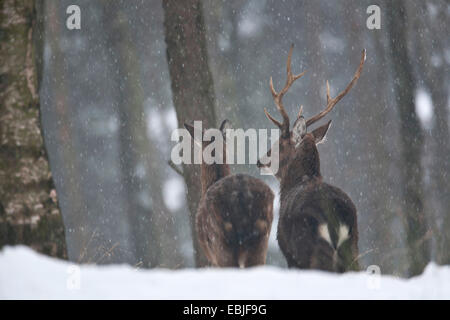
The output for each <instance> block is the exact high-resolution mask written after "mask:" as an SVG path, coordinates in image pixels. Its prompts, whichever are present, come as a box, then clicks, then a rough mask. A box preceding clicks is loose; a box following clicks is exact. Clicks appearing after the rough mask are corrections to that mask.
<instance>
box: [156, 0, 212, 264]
mask: <svg viewBox="0 0 450 320" xmlns="http://www.w3.org/2000/svg"><path fill="white" fill-rule="evenodd" d="M162 4H163V9H164V17H165V19H164V27H165V41H166V44H167V62H168V64H169V73H170V78H171V85H172V99H173V103H174V106H175V109H176V113H177V119H178V126H179V127H183V123H184V122H191V121H193V120H202V121H203V126H204V127H213V126H215V125H216V112H215V96H214V86H213V79H212V76H211V71H210V69H209V65H208V54H207V49H206V38H205V32H206V30H205V23H204V19H203V13H202V3H201V1H200V0H186V1H175V0H163V2H162ZM199 173H200V168H199V166H198V165H196V166H193V165H183V176H184V181H185V183H186V186H187V202H188V206H189V211H190V222H191V230H192V238H193V241H194V252H195V262H196V265H197V266H198V267H201V266H204V265H206V259H205V257H204V255H203V253H202V252H201V250H199V247H198V240H197V233H196V230H195V214H196V212H197V207H198V203H199V201H200V194H201V185H200V174H199Z"/></svg>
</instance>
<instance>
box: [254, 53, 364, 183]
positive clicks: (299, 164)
mask: <svg viewBox="0 0 450 320" xmlns="http://www.w3.org/2000/svg"><path fill="white" fill-rule="evenodd" d="M293 48H294V45H292V46H291V48H290V50H289V54H288V58H287V67H286V69H287V79H286V83H285V85H284V88H283V89H282V90H281V91H280V92H276V91H275V88H274V86H273V81H272V77H271V78H270V91H271V92H272V96H273V100H274V102H275V106H276V107H277V109H278V111H279V112H280V114H281V116H282V118H283V120H282V122H279V121H278V120H276V119H275V118H274V117H272V116H271V115H270V114H269V113H268V112H267V110H266V109H265V108H264V113H265V114H266V116H267V118H268V119H269V120H271V121H272V122H273V123H274V124H275V125H276V126H277V127H278V128H279V129H280V131H281V133H280V138H279V139H278V141H277V142H275V143H278V145H279V156H278V159H279V170H278V172H276V173H275V176H276V178H277V179H278V180H280V181H282V180H283V178H284V177H286V176H289V175H290V174H291V173H292V172H291V170H295V171H296V176H297V177H298V176H299V174H300V177H302V176H320V162H319V153H318V151H317V148H316V145H317V144H319V143H320V142H322V141H324V139H325V135H326V133H327V131H328V129H329V127H330V124H331V120H330V121H328V122H327V123H326V124H324V125H322V126H320V127H318V128H317V129H314V130H312V131H311V132H308V129H309V128H310V126H311V125H312V124H314V123H316V122H317V121H319V120H320V119H322V118H323V117H324V116H325V115H327V114H328V113H329V112H330V111H331V110H332V109H333V108H334V106H335V105H336V104H337V103H338V102H339V101H340V100H341V99H342V98H343V97H344V96H345V95H346V94H347V93H348V92H349V91H350V89H351V88H352V87H353V85H354V84H355V83H356V81H357V80H358V78H359V76H360V75H361V71H362V68H363V65H364V61H365V59H366V51H365V50H363V51H362V56H361V60H360V63H359V66H358V69H357V70H356V72H355V75H354V76H353V78H352V80H351V81H350V83H349V84H348V85H347V87H346V88H345V89H344V90H343V91H341V92H340V93H339V94H338V95H337V96H336V97H335V98H331V96H330V86H329V84H328V81H327V105H326V108H325V109H324V110H323V111H321V112H320V113H318V114H316V115H315V116H313V117H311V118H309V119H308V120H306V119H305V118H304V117H303V115H302V111H303V107H302V106H301V107H300V110H299V112H298V114H297V118H296V120H295V121H294V125H293V127H292V130H290V125H289V116H288V114H287V112H286V110H285V108H284V106H283V96H284V95H285V94H286V92H287V91H288V90H289V88H290V87H291V86H292V84H293V83H294V82H295V80H297V79H299V78H300V77H302V76H303V75H304V74H305V72H306V71H304V72H302V73H300V74H298V75H294V74H293V73H292V71H291V59H292V51H293ZM270 156H271V150H269V151H268V153H267V155H266V156H264V161H258V163H257V165H258V167H259V168H263V167H268V166H269V165H270V162H269V160H268V159H267V158H268V157H270ZM261 160H263V159H261ZM267 163H269V164H267ZM292 164H294V165H293V166H292V167H291V165H292Z"/></svg>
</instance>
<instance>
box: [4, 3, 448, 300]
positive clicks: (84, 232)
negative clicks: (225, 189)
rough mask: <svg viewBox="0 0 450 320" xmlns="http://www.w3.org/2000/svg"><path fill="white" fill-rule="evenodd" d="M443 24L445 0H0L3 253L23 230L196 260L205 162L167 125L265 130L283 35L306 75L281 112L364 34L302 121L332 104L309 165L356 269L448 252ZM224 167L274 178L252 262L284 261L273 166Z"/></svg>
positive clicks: (108, 260) (74, 244)
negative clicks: (336, 197) (343, 199)
mask: <svg viewBox="0 0 450 320" xmlns="http://www.w3.org/2000/svg"><path fill="white" fill-rule="evenodd" d="M371 5H376V7H377V8H379V11H377V10H375V9H373V10H374V11H372V10H369V9H368V8H369V7H370V6H371ZM377 14H378V16H377ZM374 19H375V20H374ZM374 21H375V22H374ZM376 22H379V25H378V26H376ZM373 23H375V26H374V25H373ZM371 26H372V27H371ZM449 31H450V4H449V3H448V1H445V0H425V1H419V0H414V1H405V0H395V1H376V3H375V2H373V1H366V0H362V1H353V0H351V1H324V0H320V1H308V0H302V1H298V0H283V1H275V0H248V1H238V0H229V1H225V0H186V1H175V0H148V1H144V0H126V1H125V0H114V1H107V0H96V1H92V0H70V1H68V0H67V1H66V0H61V1H50V0H33V1H31V0H30V1H13V0H0V39H1V40H0V41H1V43H0V45H1V47H0V61H1V65H0V261H2V257H1V254H2V251H1V250H2V249H1V248H3V250H5V248H9V247H10V246H16V245H25V246H28V247H31V248H32V249H33V250H34V251H37V252H39V253H41V254H44V255H47V256H51V257H54V258H57V259H60V260H68V261H69V262H70V263H75V264H76V265H111V264H126V265H129V266H130V267H132V268H134V269H139V270H147V269H155V268H156V269H157V270H161V269H173V270H179V269H191V270H192V269H194V268H195V269H196V268H202V267H206V266H210V265H211V261H210V259H208V255H205V252H204V250H202V244H201V243H200V242H201V239H200V238H201V237H200V236H199V234H198V233H199V232H200V231H199V226H198V225H196V214H197V211H198V210H200V209H199V206H200V201H201V198H202V194H203V191H202V181H203V180H202V177H203V175H202V172H203V171H202V169H201V166H200V165H198V164H181V165H178V164H175V163H174V162H173V161H172V160H171V152H172V149H173V147H174V146H175V145H176V143H177V142H176V141H173V139H172V138H171V137H172V133H173V132H174V130H175V129H177V128H184V127H185V126H184V124H185V123H192V122H193V121H194V120H201V121H203V125H204V127H206V128H218V127H219V126H220V124H221V123H222V121H223V120H225V119H227V120H228V121H229V123H230V124H231V126H232V127H233V128H242V129H244V130H247V129H249V128H256V129H277V125H276V122H274V121H270V120H269V119H268V118H267V117H266V115H265V112H264V109H267V112H268V113H269V114H270V115H271V116H272V117H273V118H275V119H276V120H278V121H280V122H281V121H282V120H283V119H284V118H283V117H284V116H283V114H282V113H280V111H279V106H278V105H277V103H274V99H275V98H274V97H273V96H272V94H271V88H270V85H269V80H270V77H272V79H273V86H274V88H275V90H277V91H279V90H281V89H282V86H283V84H284V83H285V81H286V61H287V60H286V59H287V58H288V55H289V51H290V48H291V44H293V45H294V48H293V50H292V61H291V67H292V72H293V74H294V75H296V74H300V73H301V72H303V71H305V70H306V73H305V74H304V75H303V76H302V77H301V79H299V80H296V81H295V83H294V84H293V85H292V87H291V88H289V91H288V92H287V93H286V95H285V96H284V100H283V103H284V108H285V110H286V113H287V116H289V118H290V119H291V122H290V123H291V128H292V125H294V126H295V124H294V121H295V119H296V117H297V113H298V111H299V107H300V105H302V106H303V115H304V117H305V119H308V118H311V117H313V116H314V115H316V114H318V113H319V112H321V111H322V110H324V109H325V108H326V107H327V105H328V103H329V101H328V99H327V81H328V83H329V90H330V95H331V97H335V96H337V95H338V94H339V92H341V91H342V90H344V89H345V88H346V86H347V85H348V84H349V82H350V81H351V80H352V77H353V76H354V74H355V70H357V68H358V64H359V63H360V59H361V51H362V50H363V49H365V50H366V60H365V62H364V61H363V62H361V63H363V64H364V66H363V68H362V72H361V74H360V76H359V77H358V79H357V82H355V83H354V85H353V86H352V88H351V90H350V91H348V92H347V93H346V94H345V96H344V97H343V98H342V99H341V100H340V101H339V103H337V104H336V106H335V107H334V108H333V109H332V111H331V112H329V113H328V114H327V115H326V116H325V117H324V119H323V120H321V121H320V123H319V122H317V124H315V127H314V129H315V128H316V127H319V126H321V125H324V124H325V123H327V121H329V120H332V124H331V126H330V127H329V129H328V127H327V130H328V131H327V132H326V139H324V141H320V142H322V143H320V144H317V151H318V154H320V173H321V177H322V178H321V179H322V180H323V182H326V183H327V184H329V185H332V186H335V187H337V188H339V189H340V190H342V191H343V192H344V193H345V194H346V196H348V198H349V199H351V202H352V203H353V204H354V207H355V208H356V211H357V224H356V222H355V226H354V228H353V229H352V230H350V231H349V228H347V227H346V228H347V229H345V230H344V229H342V228H341V229H339V231H337V232H338V233H337V235H336V237H338V238H337V239H338V241H339V244H341V243H342V241H345V239H347V238H345V239H343V240H342V241H341V240H340V238H339V236H340V235H341V231H342V230H344V231H346V232H347V233H350V234H351V232H356V229H357V233H358V238H354V240H355V246H357V248H358V250H357V252H353V251H352V252H353V254H352V259H353V261H356V260H357V261H358V264H359V269H358V270H361V271H364V272H365V271H366V270H367V268H368V267H369V266H376V267H377V268H379V271H380V272H381V274H383V275H392V276H394V277H400V278H411V277H414V276H418V275H421V274H422V273H423V272H424V270H425V268H426V267H427V265H428V264H429V263H431V262H432V263H435V264H437V265H450V183H449V180H450V131H449V123H450V115H449V114H450V103H449V96H448V93H449V83H450V82H449V77H450V72H449V66H450V38H449V37H448V32H449ZM282 116H283V117H282ZM298 119H300V118H297V120H298ZM301 119H303V118H301ZM295 123H297V122H295ZM280 128H281V127H280ZM294 131H295V130H294ZM281 132H283V131H281ZM308 132H309V133H311V132H312V129H311V130H309V128H308ZM294 134H295V132H294ZM312 134H313V135H314V133H312ZM306 136H308V137H309V134H307V135H306ZM306 136H304V135H303V134H302V138H303V137H306ZM314 137H315V138H316V141H317V135H314ZM280 139H281V138H280ZM280 141H281V140H280ZM301 141H302V143H303V142H304V141H306V138H304V139H303V140H301ZM305 143H306V142H305ZM302 145H303V144H302ZM280 146H281V142H280ZM269 147H270V146H269ZM313 149H314V150H315V147H313ZM292 150H294V149H292ZM281 152H283V151H281ZM293 152H294V151H293ZM280 164H281V162H280ZM230 170H231V174H238V173H240V174H246V175H249V176H252V177H254V178H257V179H260V180H261V181H262V182H261V185H263V184H264V185H267V186H268V187H269V190H271V191H272V192H273V195H274V199H273V222H272V221H271V220H270V219H268V220H267V221H268V222H267V221H266V222H267V223H268V224H267V226H268V228H269V229H268V231H270V235H269V232H267V233H266V234H267V236H268V249H267V258H266V260H265V264H267V265H270V266H272V267H273V268H277V270H281V271H283V270H285V272H287V271H288V269H287V268H288V264H289V262H287V260H286V259H287V258H286V257H285V256H286V254H284V252H285V251H284V250H283V251H282V250H280V244H279V241H280V239H277V227H278V221H279V218H280V195H281V198H282V197H283V196H282V195H283V191H282V190H280V182H279V181H278V180H277V179H276V178H275V177H274V176H270V175H261V173H260V169H259V168H258V166H257V165H256V164H254V163H247V162H246V163H245V164H233V165H230ZM286 179H287V178H286ZM322 180H321V181H322ZM280 181H281V185H283V184H282V183H283V180H280ZM258 183H259V182H258ZM318 183H319V182H318ZM320 183H322V182H320ZM242 188H244V187H242ZM237 190H240V189H237ZM268 192H269V193H270V191H268ZM230 197H231V193H230ZM296 199H297V200H294V203H298V201H300V200H298V199H299V198H296ZM271 203H272V202H271ZM314 205H315V204H314V203H313V204H312V205H311V206H314ZM230 206H233V205H232V204H230ZM261 206H262V205H261ZM283 206H284V205H283V204H282V205H281V207H282V210H285V208H284V209H283ZM264 208H267V206H266V207H264ZM208 210H209V209H208ZM208 210H206V214H211V215H212V211H214V210H212V211H211V210H210V211H208ZM333 210H334V209H333ZM327 221H328V220H327ZM270 222H271V223H270ZM288 224H289V223H288ZM293 226H294V227H295V224H293ZM321 226H322V224H321V225H319V226H318V227H316V229H314V230H315V231H314V232H316V233H317V232H319V233H318V234H319V236H320V235H322V242H324V239H325V240H326V241H328V242H329V243H330V244H331V242H332V241H334V240H333V239H334V238H333V235H334V233H333V232H331V231H330V232H331V233H330V234H331V236H330V237H328V238H327V237H325V236H323V233H322V229H320V227H321ZM224 228H225V230H226V232H228V229H232V227H231V224H230V225H229V227H228V225H226V224H224ZM233 228H234V225H233ZM317 228H319V229H317ZM308 230H309V229H308ZM317 230H318V231H317ZM278 231H279V230H278ZM202 232H203V231H202ZM311 232H312V231H311ZM212 234H213V233H212ZM207 236H208V237H210V236H211V233H208V235H207ZM213 236H214V234H213ZM348 237H351V235H349V236H348ZM278 238H279V237H278ZM208 239H209V238H208ZM289 239H292V238H289ZM327 239H328V240H327ZM208 241H209V240H208ZM214 241H215V240H214ZM347 242H349V241H347ZM287 243H288V246H295V244H294V243H293V242H292V241H290V240H287ZM324 243H325V242H324ZM298 245H299V246H302V245H304V246H309V242H304V244H302V243H300V244H298ZM323 245H324V246H325V244H323ZM252 250H253V249H252ZM336 250H337V247H336ZM349 250H350V249H349ZM248 254H252V253H248ZM294 258H295V257H294ZM3 259H6V258H5V257H4V258H3ZM219 260H220V259H219ZM212 264H213V265H214V263H212ZM219 264H220V263H219ZM289 267H291V265H289ZM5 268H6V269H7V268H8V262H7V261H6V260H3V263H1V262H0V273H3V272H6V269H5ZM309 268H311V269H323V268H315V267H313V266H312V267H308V268H307V269H309ZM156 269H155V270H156ZM290 269H291V268H290ZM290 269H289V270H290ZM200 270H201V269H200ZM352 270H356V269H352ZM4 277H6V275H5V276H4ZM0 278H1V276H0ZM1 286H2V284H1V282H0V287H1ZM1 291H2V289H0V292H1ZM0 296H1V294H0ZM250 297H251V295H250ZM447 298H448V296H447Z"/></svg>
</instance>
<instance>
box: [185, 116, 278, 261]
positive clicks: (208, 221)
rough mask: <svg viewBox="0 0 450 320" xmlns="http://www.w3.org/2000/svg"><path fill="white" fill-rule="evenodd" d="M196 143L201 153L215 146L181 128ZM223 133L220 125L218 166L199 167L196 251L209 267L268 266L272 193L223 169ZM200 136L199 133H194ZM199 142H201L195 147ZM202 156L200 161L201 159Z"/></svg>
mask: <svg viewBox="0 0 450 320" xmlns="http://www.w3.org/2000/svg"><path fill="white" fill-rule="evenodd" d="M184 126H185V128H186V129H187V130H188V131H189V133H190V135H191V137H192V138H193V139H194V142H195V143H197V145H198V146H199V147H200V148H199V149H201V151H202V154H203V150H204V149H205V148H206V147H207V146H208V145H209V144H211V143H212V141H214V139H215V137H212V139H211V141H204V140H207V139H203V137H204V134H205V131H204V130H203V132H202V133H200V134H197V135H196V134H195V127H194V126H192V125H190V124H187V123H185V124H184ZM226 128H229V122H228V120H224V121H223V122H222V124H221V125H220V128H219V130H220V132H221V136H220V138H222V141H223V150H214V151H213V152H219V153H220V152H221V153H222V154H219V155H217V156H218V157H219V158H222V159H223V161H221V162H222V163H218V162H219V161H218V162H214V163H211V164H208V163H207V162H206V161H203V159H202V162H201V190H202V191H201V192H202V195H201V199H200V202H199V205H198V210H197V213H196V218H195V225H196V231H197V237H198V241H199V247H200V248H201V250H202V251H203V253H204V254H205V256H206V258H207V260H208V263H209V265H210V266H213V267H239V268H248V267H253V266H257V265H263V264H265V262H266V256H267V250H268V240H269V235H270V230H271V226H272V220H273V200H274V193H273V191H272V189H271V188H270V187H269V186H268V185H267V184H266V183H264V182H263V181H262V180H260V179H257V178H254V177H252V176H250V175H246V174H230V168H229V165H228V164H227V163H226V139H225V132H226ZM197 130H199V129H197ZM196 137H201V141H196V140H195V139H196ZM202 156H203V155H202Z"/></svg>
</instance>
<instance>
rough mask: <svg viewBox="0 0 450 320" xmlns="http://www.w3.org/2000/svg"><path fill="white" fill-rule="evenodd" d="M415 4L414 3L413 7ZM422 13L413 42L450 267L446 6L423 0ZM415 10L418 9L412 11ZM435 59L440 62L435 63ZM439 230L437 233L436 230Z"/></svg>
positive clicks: (443, 249)
mask: <svg viewBox="0 0 450 320" xmlns="http://www.w3.org/2000/svg"><path fill="white" fill-rule="evenodd" d="M410 5H412V4H410ZM429 5H435V6H437V7H436V8H435V10H436V13H435V14H434V15H432V14H431V13H430V11H429V8H428V6H429ZM419 8H420V9H421V10H420V11H421V12H423V13H424V14H422V15H417V16H416V19H415V23H414V32H415V33H414V35H415V37H414V39H416V41H414V44H415V49H416V51H417V56H418V60H419V61H420V62H421V63H418V64H417V66H418V69H419V70H417V71H418V72H419V73H420V76H421V77H422V79H423V80H424V84H425V86H426V87H427V89H428V90H429V92H430V93H431V100H432V102H433V107H434V123H433V127H432V130H431V137H430V138H431V139H430V140H431V141H432V160H431V161H432V166H431V178H432V179H431V180H432V186H431V187H432V188H431V189H432V190H433V191H432V194H431V195H430V197H431V198H432V199H433V204H434V206H433V207H434V209H435V210H436V211H437V214H436V215H435V217H434V218H441V219H442V220H443V224H442V230H441V232H439V235H437V237H436V238H437V239H436V240H437V244H438V247H437V260H438V261H439V263H442V264H450V233H449V232H448V231H447V230H449V229H450V198H449V197H448V194H450V185H449V183H448V180H449V178H450V177H449V174H450V161H449V158H448V157H449V155H450V135H449V134H450V133H449V126H448V114H449V113H448V103H447V101H448V100H447V99H448V93H447V90H448V84H447V83H448V82H446V75H448V73H449V67H448V64H447V63H446V61H445V46H446V43H445V42H446V41H447V42H448V39H446V37H442V34H444V33H445V32H446V31H445V30H446V29H445V28H446V27H447V25H446V4H445V3H444V2H439V1H423V2H421V3H420V7H419ZM411 9H412V10H413V9H415V8H411ZM433 58H434V59H435V60H437V61H435V62H433ZM436 231H438V230H436Z"/></svg>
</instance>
